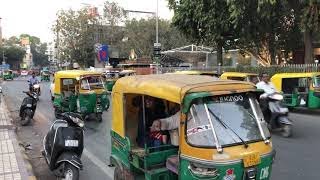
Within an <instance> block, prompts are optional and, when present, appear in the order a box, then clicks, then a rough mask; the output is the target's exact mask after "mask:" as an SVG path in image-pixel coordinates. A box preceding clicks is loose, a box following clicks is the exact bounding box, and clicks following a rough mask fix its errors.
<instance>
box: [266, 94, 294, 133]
mask: <svg viewBox="0 0 320 180" xmlns="http://www.w3.org/2000/svg"><path fill="white" fill-rule="evenodd" d="M282 101H283V95H282V94H280V93H273V94H269V95H267V98H266V99H265V101H262V103H261V101H260V105H261V106H262V107H261V109H262V111H263V115H264V117H265V120H266V121H267V123H268V124H269V127H270V129H271V130H274V131H276V130H278V131H280V132H281V135H282V136H283V137H290V136H291V135H292V122H291V120H290V119H289V118H288V114H289V109H288V108H287V107H285V106H284V105H283V104H282ZM263 103H265V104H263ZM266 107H267V108H266Z"/></svg>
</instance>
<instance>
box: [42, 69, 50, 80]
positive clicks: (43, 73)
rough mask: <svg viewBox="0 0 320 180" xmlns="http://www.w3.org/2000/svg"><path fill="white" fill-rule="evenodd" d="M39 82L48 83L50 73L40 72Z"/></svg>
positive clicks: (47, 71) (46, 71)
mask: <svg viewBox="0 0 320 180" xmlns="http://www.w3.org/2000/svg"><path fill="white" fill-rule="evenodd" d="M41 81H50V71H49V70H48V69H46V70H42V71H41Z"/></svg>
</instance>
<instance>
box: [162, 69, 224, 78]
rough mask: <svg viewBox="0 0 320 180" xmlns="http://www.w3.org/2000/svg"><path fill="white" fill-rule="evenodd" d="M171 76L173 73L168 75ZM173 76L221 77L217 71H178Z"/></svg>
mask: <svg viewBox="0 0 320 180" xmlns="http://www.w3.org/2000/svg"><path fill="white" fill-rule="evenodd" d="M168 74H171V73H168ZM172 74H187V75H205V76H212V77H219V74H218V73H217V72H215V71H193V70H185V71H176V72H174V73H172Z"/></svg>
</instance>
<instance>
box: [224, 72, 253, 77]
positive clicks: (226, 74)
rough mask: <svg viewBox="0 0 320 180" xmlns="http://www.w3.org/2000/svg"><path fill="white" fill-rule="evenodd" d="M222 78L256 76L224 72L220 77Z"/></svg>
mask: <svg viewBox="0 0 320 180" xmlns="http://www.w3.org/2000/svg"><path fill="white" fill-rule="evenodd" d="M223 76H227V77H229V76H231V77H247V76H258V74H255V73H242V72H224V73H222V75H221V77H223Z"/></svg>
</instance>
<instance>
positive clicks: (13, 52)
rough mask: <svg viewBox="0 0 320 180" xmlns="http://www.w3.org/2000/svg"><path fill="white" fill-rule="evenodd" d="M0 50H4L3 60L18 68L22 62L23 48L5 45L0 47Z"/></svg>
mask: <svg viewBox="0 0 320 180" xmlns="http://www.w3.org/2000/svg"><path fill="white" fill-rule="evenodd" d="M0 52H4V55H5V57H6V59H5V61H6V63H8V64H10V66H11V67H13V68H14V67H16V68H18V67H19V65H20V63H21V62H22V59H23V57H24V55H25V53H26V52H25V50H24V49H22V48H21V47H19V46H15V45H13V46H6V47H2V48H0ZM2 60H3V59H2V55H1V56H0V62H2Z"/></svg>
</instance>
